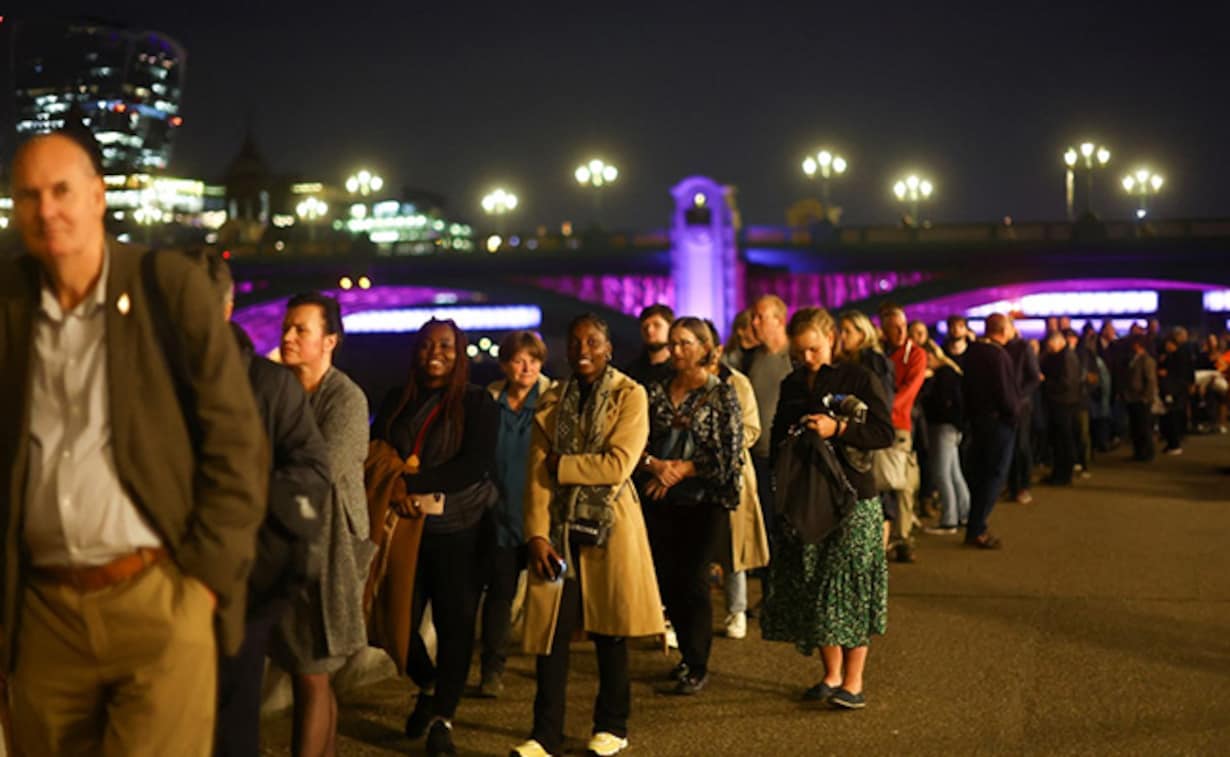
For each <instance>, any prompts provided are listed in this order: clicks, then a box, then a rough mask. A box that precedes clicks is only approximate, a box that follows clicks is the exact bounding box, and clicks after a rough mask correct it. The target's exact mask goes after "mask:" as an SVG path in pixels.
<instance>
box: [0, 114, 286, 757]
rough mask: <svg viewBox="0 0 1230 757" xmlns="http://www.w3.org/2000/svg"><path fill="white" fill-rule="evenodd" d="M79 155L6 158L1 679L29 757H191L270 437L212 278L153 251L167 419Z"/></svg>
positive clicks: (153, 349)
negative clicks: (12, 253)
mask: <svg viewBox="0 0 1230 757" xmlns="http://www.w3.org/2000/svg"><path fill="white" fill-rule="evenodd" d="M92 149H96V146H93V145H92V143H91V142H90V141H89V138H88V136H81V135H73V134H69V133H67V132H64V133H57V134H52V135H47V136H41V137H36V138H34V139H32V140H30V141H28V142H26V143H25V144H24V145H23V146H22V147H21V148H19V150H18V152H17V155H16V157H15V158H14V162H13V171H12V175H13V201H14V216H15V220H16V222H17V226H18V228H19V230H20V232H21V237H22V241H23V243H24V246H25V249H26V251H27V253H28V254H27V255H26V256H24V257H22V258H20V259H18V260H17V261H14V262H8V263H4V264H0V365H3V366H4V369H3V371H0V475H2V476H3V479H2V480H0V534H2V536H0V538H2V541H0V544H3V554H2V559H3V569H4V574H3V582H2V584H0V625H2V626H3V630H4V634H3V641H2V646H0V674H3V675H5V676H6V677H7V678H8V683H9V687H8V688H9V692H8V694H9V701H10V704H11V707H12V711H13V713H12V714H13V725H14V729H15V736H16V741H17V745H18V748H19V749H20V750H21V751H22V752H24V753H25V754H31V755H33V754H39V755H53V754H54V755H58V754H74V755H76V754H98V753H104V754H128V755H134V754H150V755H154V754H194V755H208V754H209V753H210V751H211V742H212V730H213V721H214V707H215V693H214V692H215V687H216V674H217V673H216V671H217V649H218V646H220V647H221V648H222V650H223V651H224V652H228V653H233V652H234V651H235V650H236V649H237V648H238V646H239V643H240V641H241V639H242V633H243V617H244V603H245V597H244V591H245V587H246V577H247V573H248V571H249V569H250V566H251V563H252V557H253V551H254V547H255V534H256V530H257V528H258V526H259V525H260V523H261V521H262V519H263V515H264V513H263V508H264V502H265V488H266V486H267V474H268V470H269V462H268V459H269V458H268V451H267V447H268V444H267V442H266V441H265V439H264V434H263V431H262V430H261V426H260V416H259V415H258V413H257V409H256V406H255V403H254V400H253V398H252V395H251V393H250V392H248V391H243V390H242V389H238V388H239V387H246V386H247V381H246V377H245V374H244V371H243V368H242V365H241V363H240V359H239V354H238V351H237V348H236V346H235V342H234V339H233V337H232V336H231V333H230V331H229V330H228V328H227V326H226V323H225V321H224V320H223V318H222V315H221V312H220V310H219V305H218V303H217V300H216V298H215V297H214V295H213V291H212V289H211V287H210V285H209V282H208V280H207V279H206V277H205V275H204V273H203V272H202V271H201V270H199V268H197V267H196V266H193V265H192V264H191V263H190V262H189V261H187V260H186V259H184V258H183V256H179V255H163V256H159V257H158V259H157V265H156V266H155V268H154V271H155V279H156V281H157V284H158V288H159V289H160V290H161V291H162V292H163V293H164V300H165V302H166V309H165V310H166V312H169V314H170V320H171V321H172V323H171V324H170V329H171V331H172V332H173V333H175V334H176V337H177V341H178V342H179V343H180V344H181V345H182V348H183V349H182V352H183V355H182V358H181V361H180V362H182V363H183V364H184V365H185V368H184V371H183V373H184V374H186V383H188V384H189V385H190V387H191V390H190V391H188V392H185V393H184V395H185V399H184V401H183V402H182V404H181V400H180V398H179V396H178V395H177V391H176V380H175V379H174V378H173V374H172V371H171V370H170V369H169V368H168V366H169V365H170V364H175V363H174V358H172V362H170V363H169V362H168V359H167V357H165V356H164V350H163V347H162V344H161V343H160V340H159V338H158V337H157V336H156V334H157V333H158V332H157V331H156V329H155V324H154V320H153V319H154V317H155V316H153V315H151V306H150V302H149V301H148V297H147V296H146V292H147V290H146V288H145V286H144V285H143V279H142V270H141V261H142V252H141V251H139V250H136V249H134V248H131V247H128V246H127V245H121V244H118V243H116V242H115V241H113V240H110V239H108V238H107V237H106V236H105V233H104V229H103V215H104V213H105V211H106V207H105V198H104V191H103V182H102V178H101V176H100V172H99V170H98V169H99V164H98V161H97V158H96V153H95V152H92ZM154 312H159V311H157V310H155V311H154ZM237 389H238V390H237ZM215 620H216V629H217V635H216V638H215Z"/></svg>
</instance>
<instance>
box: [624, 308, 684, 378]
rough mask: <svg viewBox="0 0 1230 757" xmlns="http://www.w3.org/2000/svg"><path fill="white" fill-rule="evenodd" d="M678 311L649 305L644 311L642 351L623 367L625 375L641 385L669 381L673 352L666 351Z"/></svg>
mask: <svg viewBox="0 0 1230 757" xmlns="http://www.w3.org/2000/svg"><path fill="white" fill-rule="evenodd" d="M674 320H675V311H674V310H671V309H670V307H669V306H667V305H650V306H649V307H647V308H645V309H644V310H642V311H641V317H640V324H641V351H640V353H639V354H637V356H636V359H635V360H633V361H632V362H630V363H628V364H627V365H626V366H625V367H624V373H626V374H628V375H629V376H631V377H632V378H634V379H636V381H637V383H639V384H641V385H642V386H646V387H647V386H649V385H650V384H651V383H655V382H657V383H660V382H662V381H665V380H666V379H668V378H670V375H671V353H670V350H669V349H667V348H666V340H667V337H668V336H669V335H670V330H671V323H673V322H674Z"/></svg>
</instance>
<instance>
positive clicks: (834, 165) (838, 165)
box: [803, 150, 848, 212]
mask: <svg viewBox="0 0 1230 757" xmlns="http://www.w3.org/2000/svg"><path fill="white" fill-rule="evenodd" d="M847 167H848V164H847V163H846V159H845V158H843V157H842V156H840V155H837V154H834V153H832V152H829V151H828V150H821V151H820V152H818V153H816V154H815V156H814V157H813V156H811V155H808V156H807V157H806V158H804V159H803V173H805V174H807V178H809V179H814V178H816V175H817V174H819V176H820V199H821V200H823V201H824V209H825V212H828V209H829V204H830V201H829V195H830V189H829V184H830V181H831V180H832V178H833V177H834V176H841V175H842V174H844V173H845V172H846V168H847Z"/></svg>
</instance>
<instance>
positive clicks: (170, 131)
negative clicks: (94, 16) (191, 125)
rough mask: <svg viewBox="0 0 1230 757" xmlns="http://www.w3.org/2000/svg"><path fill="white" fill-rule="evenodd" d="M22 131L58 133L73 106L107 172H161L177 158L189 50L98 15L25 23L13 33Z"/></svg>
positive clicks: (15, 74) (18, 128) (15, 77)
mask: <svg viewBox="0 0 1230 757" xmlns="http://www.w3.org/2000/svg"><path fill="white" fill-rule="evenodd" d="M13 44H14V56H13V60H14V72H13V76H14V83H15V89H16V98H17V102H16V115H17V119H16V120H17V135H18V138H21V137H23V136H26V135H30V134H38V133H45V132H49V131H53V130H55V129H58V128H60V127H61V126H63V125H64V122H65V119H66V117H67V116H68V113H69V111H70V110H71V109H74V108H76V109H78V110H79V111H80V115H81V119H82V121H83V122H84V124H85V125H86V126H87V127H89V129H90V130H91V131H92V132H93V133H94V137H95V139H97V140H98V143H99V147H100V148H101V150H102V156H103V168H104V169H105V171H106V173H108V174H131V173H151V172H155V173H156V172H161V171H164V170H165V169H166V167H167V164H168V162H169V160H170V157H171V146H172V143H173V142H174V136H175V132H176V130H177V129H178V128H179V127H180V126H181V125H182V124H183V118H182V117H181V116H180V115H179V112H180V102H181V98H182V93H183V87H184V73H185V65H186V62H187V61H186V58H187V56H186V53H185V52H184V49H183V47H181V46H180V45H179V43H178V42H176V41H175V40H173V39H171V38H170V37H168V36H166V35H165V34H161V33H158V32H153V31H145V30H135V29H127V28H123V27H120V26H117V25H112V24H108V23H105V22H102V21H92V20H62V19H50V20H31V21H22V22H20V25H19V27H18V28H17V31H16V34H15V39H14V42H13Z"/></svg>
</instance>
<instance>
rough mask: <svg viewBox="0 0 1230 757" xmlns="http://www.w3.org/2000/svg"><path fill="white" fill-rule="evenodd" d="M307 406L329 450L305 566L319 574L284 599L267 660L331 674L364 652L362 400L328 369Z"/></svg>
mask: <svg viewBox="0 0 1230 757" xmlns="http://www.w3.org/2000/svg"><path fill="white" fill-rule="evenodd" d="M310 399H311V405H312V413H313V414H314V415H315V416H316V423H317V425H319V426H320V432H321V434H322V435H323V436H324V438H325V443H326V444H327V445H328V447H329V468H330V470H331V471H332V472H333V493H332V497H331V499H330V501H329V503H328V506H327V507H326V508H325V511H324V524H323V528H322V529H321V535H320V538H319V540H318V541H317V542H316V543H315V544H313V545H312V550H311V558H310V559H311V560H312V562H313V564H315V565H320V567H321V571H320V583H319V584H315V585H312V586H310V587H308V588H307V589H306V590H305V592H304V593H302V594H301V595H300V596H298V597H296V598H295V599H293V600H292V603H291V607H290V611H289V612H287V613H286V614H285V615H284V616H283V618H282V621H281V623H280V626H279V628H278V633H277V636H276V639H275V644H274V658H275V660H276V661H277V662H278V664H279V665H281V666H283V667H285V668H288V669H290V671H291V672H295V673H325V672H332V671H334V670H336V669H337V668H339V667H341V665H342V663H344V662H345V660H346V658H347V657H349V656H350V655H351V654H353V653H355V652H357V651H359V650H360V649H362V648H363V647H365V646H366V645H367V629H366V627H365V625H364V622H363V584H364V581H366V579H367V571H368V568H369V566H370V563H371V559H372V555H373V554H374V553H375V549H376V547H375V545H374V544H372V542H371V540H370V539H369V538H368V517H367V494H366V491H365V490H364V488H363V462H364V460H365V459H366V457H367V443H368V426H367V419H368V408H367V398H366V397H365V396H364V394H363V390H361V389H360V388H359V387H358V385H356V384H355V383H354V382H353V381H351V380H350V378H349V377H347V376H346V374H344V373H342V372H341V371H339V370H337V369H336V368H330V369H329V372H328V373H326V374H325V376H324V378H323V379H322V380H321V382H320V386H319V387H318V388H317V390H316V391H315V392H314V393H313V394H312V395H311V398H310ZM321 629H323V632H324V634H323V638H319V637H320V633H319V631H320V630H321Z"/></svg>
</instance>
